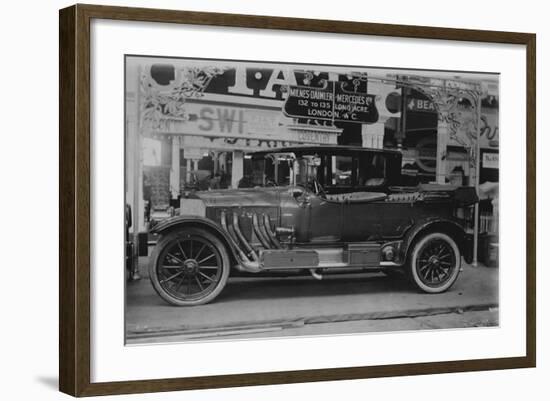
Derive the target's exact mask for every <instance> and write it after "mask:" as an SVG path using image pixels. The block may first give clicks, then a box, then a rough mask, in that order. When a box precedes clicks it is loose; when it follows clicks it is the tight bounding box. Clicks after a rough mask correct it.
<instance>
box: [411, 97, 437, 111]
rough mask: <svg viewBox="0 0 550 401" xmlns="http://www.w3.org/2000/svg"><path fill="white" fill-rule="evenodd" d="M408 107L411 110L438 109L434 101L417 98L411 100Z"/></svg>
mask: <svg viewBox="0 0 550 401" xmlns="http://www.w3.org/2000/svg"><path fill="white" fill-rule="evenodd" d="M407 109H408V110H411V111H436V110H435V105H434V103H433V102H432V101H430V100H424V99H416V98H412V99H411V100H409V102H408V103H407Z"/></svg>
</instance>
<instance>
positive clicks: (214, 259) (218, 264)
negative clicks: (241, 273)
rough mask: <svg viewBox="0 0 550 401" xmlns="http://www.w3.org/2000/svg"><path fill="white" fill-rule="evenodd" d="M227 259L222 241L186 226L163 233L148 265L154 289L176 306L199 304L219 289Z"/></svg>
mask: <svg viewBox="0 0 550 401" xmlns="http://www.w3.org/2000/svg"><path fill="white" fill-rule="evenodd" d="M229 269H230V262H229V256H228V254H227V250H226V249H225V246H224V244H223V243H222V242H221V241H220V240H219V239H218V238H217V237H215V236H214V235H212V234H211V233H209V232H208V231H206V230H203V229H200V228H185V229H183V230H179V231H173V232H171V233H169V234H168V235H166V236H164V237H162V238H161V239H160V240H159V242H158V243H157V246H156V247H155V250H154V251H153V254H152V255H151V263H150V265H149V275H150V277H151V282H152V283H153V287H154V288H155V290H156V291H157V293H158V294H159V295H160V296H161V297H162V298H163V299H164V300H165V301H167V302H169V303H171V304H172V305H177V306H192V305H201V304H205V303H208V302H210V301H212V300H213V299H214V298H216V297H217V296H218V294H219V293H220V292H221V291H222V289H223V287H224V286H225V283H226V282H227V278H228V276H229Z"/></svg>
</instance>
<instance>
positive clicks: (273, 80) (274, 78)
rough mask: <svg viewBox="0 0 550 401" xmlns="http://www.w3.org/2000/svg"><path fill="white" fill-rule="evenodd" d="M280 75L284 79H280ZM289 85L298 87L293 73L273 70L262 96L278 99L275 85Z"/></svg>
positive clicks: (261, 93)
mask: <svg viewBox="0 0 550 401" xmlns="http://www.w3.org/2000/svg"><path fill="white" fill-rule="evenodd" d="M241 69H242V68H241ZM245 74H246V71H245ZM279 75H282V78H279ZM289 84H290V85H298V84H297V83H296V77H295V76H294V72H293V71H288V70H281V69H277V70H273V71H272V72H271V76H270V77H269V81H268V83H267V86H266V87H265V89H262V90H261V91H260V96H267V97H277V94H276V93H275V91H274V90H273V85H289Z"/></svg>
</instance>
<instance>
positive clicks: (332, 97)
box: [283, 81, 378, 123]
mask: <svg viewBox="0 0 550 401" xmlns="http://www.w3.org/2000/svg"><path fill="white" fill-rule="evenodd" d="M374 100H375V99H374V95H369V94H367V93H358V92H348V91H345V90H344V89H342V85H341V83H340V82H333V81H330V82H329V83H328V84H327V85H326V87H323V88H316V87H309V86H296V85H289V86H288V96H287V98H286V101H285V103H284V105H283V111H284V113H285V114H286V115H287V116H289V117H296V118H308V119H314V120H330V121H340V122H356V123H374V122H376V121H378V111H377V110H376V106H375V103H374Z"/></svg>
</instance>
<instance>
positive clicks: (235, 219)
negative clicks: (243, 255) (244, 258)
mask: <svg viewBox="0 0 550 401" xmlns="http://www.w3.org/2000/svg"><path fill="white" fill-rule="evenodd" d="M233 229H234V230H235V234H236V235H237V237H238V238H239V240H240V241H241V243H242V244H243V246H244V247H245V248H246V251H247V252H248V255H250V257H251V258H252V259H253V260H254V261H257V260H258V255H256V252H254V249H252V246H251V245H250V244H249V243H248V241H247V240H246V238H245V237H244V235H243V233H242V232H241V228H240V226H239V216H237V213H235V212H233Z"/></svg>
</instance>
